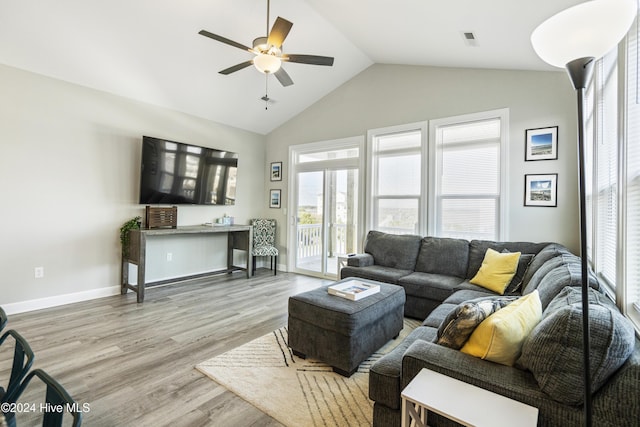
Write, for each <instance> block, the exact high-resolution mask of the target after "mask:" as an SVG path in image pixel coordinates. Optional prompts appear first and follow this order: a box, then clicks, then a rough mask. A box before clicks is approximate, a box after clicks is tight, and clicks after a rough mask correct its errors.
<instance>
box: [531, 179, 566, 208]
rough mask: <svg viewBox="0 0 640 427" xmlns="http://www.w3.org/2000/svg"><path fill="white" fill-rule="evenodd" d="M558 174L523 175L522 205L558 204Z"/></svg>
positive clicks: (551, 205)
mask: <svg viewBox="0 0 640 427" xmlns="http://www.w3.org/2000/svg"><path fill="white" fill-rule="evenodd" d="M557 197H558V174H557V173H550V174H546V175H525V176H524V205H525V206H547V207H552V208H555V207H556V206H558V200H557Z"/></svg>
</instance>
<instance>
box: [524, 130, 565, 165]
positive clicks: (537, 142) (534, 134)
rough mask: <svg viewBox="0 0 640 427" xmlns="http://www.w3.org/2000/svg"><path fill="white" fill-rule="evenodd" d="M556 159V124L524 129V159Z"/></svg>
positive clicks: (529, 160)
mask: <svg viewBox="0 0 640 427" xmlns="http://www.w3.org/2000/svg"><path fill="white" fill-rule="evenodd" d="M557 159H558V126H551V127H546V128H538V129H527V130H526V131H525V150H524V160H525V161H526V162H531V161H535V160H557Z"/></svg>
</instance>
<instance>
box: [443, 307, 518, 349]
mask: <svg viewBox="0 0 640 427" xmlns="http://www.w3.org/2000/svg"><path fill="white" fill-rule="evenodd" d="M515 300H516V297H492V298H486V297H482V298H476V299H473V300H469V301H465V302H463V303H461V304H459V305H458V306H457V307H456V308H455V309H453V310H451V312H450V313H449V314H448V315H447V317H446V318H445V319H444V320H443V321H442V323H441V324H440V327H439V328H438V344H440V345H442V346H445V347H449V348H453V349H455V350H460V349H461V348H462V346H463V345H464V343H465V342H467V340H468V339H469V337H470V336H471V334H472V333H473V331H474V330H475V328H476V326H478V325H479V324H480V323H482V321H483V320H484V319H486V318H487V317H489V316H490V315H491V314H493V313H495V312H496V311H498V310H500V309H501V308H503V307H505V306H507V305H508V304H509V303H511V302H513V301H515Z"/></svg>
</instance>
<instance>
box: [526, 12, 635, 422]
mask: <svg viewBox="0 0 640 427" xmlns="http://www.w3.org/2000/svg"><path fill="white" fill-rule="evenodd" d="M636 1H637V0H592V1H587V2H585V3H581V4H578V5H576V6H573V7H570V8H569V9H566V10H563V11H562V12H559V13H558V14H556V15H554V16H552V17H551V18H549V19H547V20H546V21H544V22H543V23H542V24H540V25H539V26H538V27H537V28H536V29H535V30H534V31H533V33H532V34H531V44H532V45H533V49H534V50H535V51H536V53H537V54H538V56H540V58H542V59H543V60H544V61H545V62H547V63H549V64H551V65H553V66H556V67H561V68H562V67H564V68H566V70H567V74H568V75H569V78H570V80H571V83H572V84H573V87H574V89H575V90H576V93H577V96H578V184H579V192H580V194H579V204H580V205H579V211H580V212H579V213H580V257H581V260H582V265H581V267H582V268H581V270H582V279H581V280H582V282H581V285H582V333H583V365H584V366H583V379H584V407H583V408H584V420H585V425H586V426H587V427H590V426H591V423H592V417H591V376H590V372H591V364H590V362H589V276H588V270H589V265H588V259H587V258H588V257H587V221H586V219H587V218H586V214H587V209H586V195H585V173H586V171H585V152H584V130H585V121H584V93H585V88H586V87H587V85H588V83H589V80H590V79H591V75H592V74H593V65H594V63H595V61H596V60H597V59H599V58H601V57H602V56H603V55H605V54H606V53H607V52H609V51H611V50H612V49H613V48H615V47H616V46H617V45H618V43H619V42H620V40H622V38H623V37H624V36H625V34H627V32H628V31H629V28H630V27H631V24H632V22H633V20H634V18H635V16H636V13H637V4H636Z"/></svg>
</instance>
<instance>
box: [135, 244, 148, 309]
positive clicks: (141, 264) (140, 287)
mask: <svg viewBox="0 0 640 427" xmlns="http://www.w3.org/2000/svg"><path fill="white" fill-rule="evenodd" d="M139 235H140V256H139V259H138V284H137V285H136V288H137V293H138V302H139V303H142V302H144V280H145V277H144V274H145V270H146V258H147V242H146V240H147V238H146V236H145V235H144V234H143V233H139Z"/></svg>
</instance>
